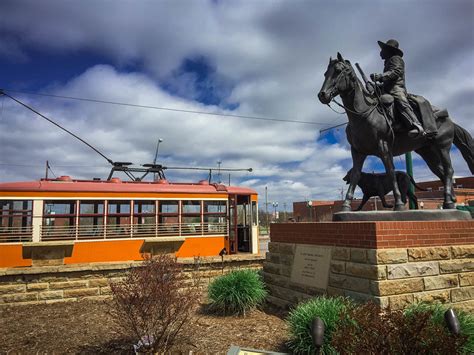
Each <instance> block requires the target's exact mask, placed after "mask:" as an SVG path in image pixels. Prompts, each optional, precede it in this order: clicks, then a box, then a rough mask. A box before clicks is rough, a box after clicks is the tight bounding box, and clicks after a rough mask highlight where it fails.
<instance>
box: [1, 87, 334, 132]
mask: <svg viewBox="0 0 474 355" xmlns="http://www.w3.org/2000/svg"><path fill="white" fill-rule="evenodd" d="M5 91H9V92H15V93H19V94H26V95H37V96H46V97H54V98H59V99H68V100H76V101H86V102H95V103H101V104H109V105H119V106H130V107H138V108H146V109H152V110H163V111H172V112H184V113H193V114H202V115H210V116H223V117H236V118H246V119H252V120H262V121H273V122H289V123H299V124H310V125H316V126H330V125H331V124H332V123H323V122H312V121H298V120H289V119H283V118H272V117H259V116H247V115H235V114H229V113H216V112H208V111H197V110H185V109H178V108H172V107H161V106H151V105H138V104H132V103H126V102H117V101H107V100H98V99H89V98H83V97H74V96H62V95H53V94H42V93H35V92H26V91H18V90H10V89H3V92H5Z"/></svg>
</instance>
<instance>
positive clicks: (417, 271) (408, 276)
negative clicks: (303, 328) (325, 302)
mask: <svg viewBox="0 0 474 355" xmlns="http://www.w3.org/2000/svg"><path fill="white" fill-rule="evenodd" d="M295 247H296V244H290V243H275V242H271V243H270V245H269V249H270V252H269V253H268V254H267V260H266V261H265V262H264V267H263V270H264V278H265V282H266V284H267V287H268V288H269V290H270V293H271V296H270V301H271V302H272V303H274V304H276V305H278V306H280V307H288V306H290V305H295V304H297V303H298V302H300V301H302V300H305V299H308V298H311V297H314V296H315V295H317V294H322V293H327V294H328V295H341V296H347V297H351V298H352V299H355V300H358V301H367V300H374V301H375V302H377V303H378V304H380V305H381V306H383V307H386V306H390V307H391V308H393V309H400V308H403V307H405V306H406V305H408V304H410V303H413V302H415V301H429V302H432V301H439V302H442V303H451V304H453V305H455V306H458V307H460V308H463V309H472V310H474V245H464V246H451V247H448V246H446V247H426V248H423V247H421V248H420V247H418V248H397V249H380V250H377V249H366V248H349V247H334V248H333V249H332V260H331V264H330V271H329V285H328V288H327V291H326V292H324V290H317V289H312V288H310V287H305V286H302V285H300V284H296V283H292V282H291V280H290V275H291V269H292V265H293V258H294V251H295Z"/></svg>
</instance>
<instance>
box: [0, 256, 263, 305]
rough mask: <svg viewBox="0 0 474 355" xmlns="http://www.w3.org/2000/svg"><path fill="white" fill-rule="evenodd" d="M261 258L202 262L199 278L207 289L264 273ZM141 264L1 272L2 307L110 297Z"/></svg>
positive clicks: (189, 266) (190, 262)
mask: <svg viewBox="0 0 474 355" xmlns="http://www.w3.org/2000/svg"><path fill="white" fill-rule="evenodd" d="M179 262H180V263H183V264H184V265H185V273H186V274H188V275H189V276H190V274H191V273H192V272H194V271H195V270H196V262H195V260H194V259H180V260H179ZM262 263H263V258H262V257H259V256H245V257H233V256H227V257H226V258H225V260H224V262H223V263H222V261H221V258H206V259H200V260H199V268H198V269H199V277H200V280H201V282H202V284H203V286H206V285H207V284H208V283H209V282H210V281H211V280H212V279H214V278H215V277H217V276H219V275H222V274H223V273H227V272H230V271H231V270H234V269H237V268H246V269H257V270H258V269H261V268H262ZM140 265H141V262H127V263H95V264H94V263H91V264H82V265H60V266H41V267H26V268H8V269H0V307H1V306H8V305H25V304H41V303H53V302H74V301H78V300H82V299H86V300H104V299H107V298H109V297H111V290H110V286H109V284H110V282H111V281H112V282H113V281H118V280H120V279H121V278H123V276H124V274H125V273H126V272H127V271H129V270H131V269H132V268H134V267H138V266H140Z"/></svg>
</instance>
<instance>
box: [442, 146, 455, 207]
mask: <svg viewBox="0 0 474 355" xmlns="http://www.w3.org/2000/svg"><path fill="white" fill-rule="evenodd" d="M440 156H441V164H442V165H443V169H444V180H443V183H444V203H443V208H444V209H453V208H455V207H456V206H455V204H454V202H455V201H456V200H455V198H454V194H453V191H454V189H453V174H454V169H453V166H452V164H451V156H450V155H449V149H447V148H444V149H441V151H440Z"/></svg>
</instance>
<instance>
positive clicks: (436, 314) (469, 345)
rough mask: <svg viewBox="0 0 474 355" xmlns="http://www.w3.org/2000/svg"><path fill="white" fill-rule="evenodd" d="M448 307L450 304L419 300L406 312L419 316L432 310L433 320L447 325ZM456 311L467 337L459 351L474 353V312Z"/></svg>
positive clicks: (463, 333) (464, 334)
mask: <svg viewBox="0 0 474 355" xmlns="http://www.w3.org/2000/svg"><path fill="white" fill-rule="evenodd" d="M448 308H449V307H448V306H446V305H443V304H441V303H426V302H419V303H414V304H412V305H410V306H408V307H407V308H406V309H405V311H404V313H405V315H407V316H417V315H418V314H419V313H422V312H431V314H432V317H431V320H432V322H433V323H435V324H438V325H440V326H443V327H445V326H446V322H445V320H444V313H445V312H446V311H447V310H448ZM455 313H456V316H457V318H458V320H459V324H460V326H461V335H463V336H465V337H466V343H465V344H464V346H463V347H462V349H460V351H459V352H460V353H461V354H474V314H470V313H467V312H464V311H461V310H456V311H455Z"/></svg>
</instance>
